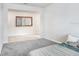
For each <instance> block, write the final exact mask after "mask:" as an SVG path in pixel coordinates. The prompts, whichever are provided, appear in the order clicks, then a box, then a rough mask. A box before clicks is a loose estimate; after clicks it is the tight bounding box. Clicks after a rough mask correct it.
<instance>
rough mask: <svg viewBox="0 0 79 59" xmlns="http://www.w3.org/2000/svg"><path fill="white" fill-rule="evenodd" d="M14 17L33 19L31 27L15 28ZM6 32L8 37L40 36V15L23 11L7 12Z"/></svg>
mask: <svg viewBox="0 0 79 59" xmlns="http://www.w3.org/2000/svg"><path fill="white" fill-rule="evenodd" d="M16 16H31V17H33V26H30V27H16ZM8 32H9V34H8V35H9V36H16V35H26V34H35V35H39V34H40V13H35V12H23V11H12V10H9V11H8Z"/></svg>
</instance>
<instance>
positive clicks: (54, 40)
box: [44, 37, 62, 44]
mask: <svg viewBox="0 0 79 59" xmlns="http://www.w3.org/2000/svg"><path fill="white" fill-rule="evenodd" d="M44 38H46V39H48V40H50V41H53V42H56V43H60V44H61V43H62V42H60V41H57V40H55V39H51V38H48V37H44Z"/></svg>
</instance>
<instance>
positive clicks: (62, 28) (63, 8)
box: [43, 3, 79, 42]
mask: <svg viewBox="0 0 79 59" xmlns="http://www.w3.org/2000/svg"><path fill="white" fill-rule="evenodd" d="M43 29H44V31H43V37H45V38H47V39H49V40H54V41H58V42H64V41H65V40H66V39H67V37H66V35H68V34H72V35H76V36H79V4H77V3H76V4H74V3H72V4H70V3H69V4H68V3H54V4H51V5H50V6H48V7H47V8H46V9H45V12H44V28H43Z"/></svg>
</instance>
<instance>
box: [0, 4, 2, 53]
mask: <svg viewBox="0 0 79 59" xmlns="http://www.w3.org/2000/svg"><path fill="white" fill-rule="evenodd" d="M1 34H2V5H1V4H0V53H1V48H2V35H1Z"/></svg>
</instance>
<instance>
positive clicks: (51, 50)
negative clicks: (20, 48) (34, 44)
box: [29, 44, 79, 56]
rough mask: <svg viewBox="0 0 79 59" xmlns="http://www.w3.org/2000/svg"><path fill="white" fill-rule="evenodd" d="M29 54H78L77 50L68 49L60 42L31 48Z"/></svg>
mask: <svg viewBox="0 0 79 59" xmlns="http://www.w3.org/2000/svg"><path fill="white" fill-rule="evenodd" d="M29 55H30V56H79V52H77V51H74V50H72V49H69V48H67V47H65V46H62V45H60V44H55V45H50V46H47V47H43V48H39V49H36V50H33V51H31V52H30V53H29Z"/></svg>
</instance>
